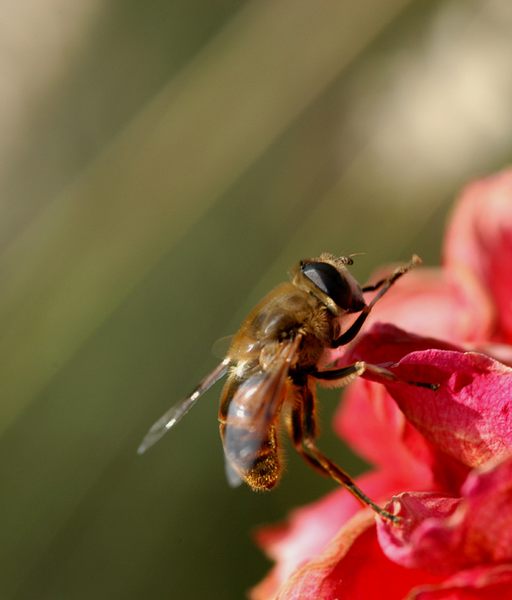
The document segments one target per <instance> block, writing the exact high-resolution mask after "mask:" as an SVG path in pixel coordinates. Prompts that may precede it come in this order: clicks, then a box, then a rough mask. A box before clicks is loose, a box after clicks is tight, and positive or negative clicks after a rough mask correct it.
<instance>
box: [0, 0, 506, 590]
mask: <svg viewBox="0 0 512 600" xmlns="http://www.w3.org/2000/svg"><path fill="white" fill-rule="evenodd" d="M0 32H1V37H0V39H1V43H0V130H1V131H2V134H1V136H0V356H1V360H0V390H1V401H0V482H1V492H0V519H1V534H0V597H1V598H2V599H11V598H13V599H14V598H15V599H28V600H32V599H36V600H39V599H44V600H55V599H65V600H67V599H71V600H75V599H76V600H78V599H88V600H90V599H91V598H94V599H107V598H108V599H117V598H120V599H141V598H156V599H160V598H180V599H184V600H187V599H198V598H215V599H217V598H219V599H226V600H230V599H238V598H242V597H243V596H244V593H245V591H246V590H247V589H248V588H249V587H250V586H251V585H252V584H254V583H255V582H256V581H257V580H258V579H260V578H261V577H262V576H263V575H264V573H265V572H266V570H267V568H268V566H269V563H268V562H267V561H266V560H265V558H264V557H263V556H262V555H261V553H260V551H259V550H258V549H257V548H256V547H255V545H254V544H253V542H252V540H251V537H250V534H251V531H252V530H253V529H254V528H255V527H256V526H257V525H259V524H261V523H265V522H272V521H275V520H279V519H282V518H284V517H285V515H286V514H287V512H288V511H289V510H290V509H291V508H292V507H294V506H297V505H300V504H303V503H305V502H308V501H310V500H313V499H315V498H317V497H319V496H320V495H321V494H322V493H324V492H325V491H327V490H329V489H332V484H331V483H330V482H329V481H324V480H323V479H321V478H320V477H319V476H317V475H316V474H314V473H313V472H311V471H310V470H309V469H308V468H307V467H306V466H305V465H303V464H302V463H301V462H300V461H299V460H298V459H297V458H296V457H295V456H294V455H293V453H289V458H288V468H287V472H286V475H285V478H284V480H283V482H282V485H281V486H280V487H279V489H277V490H276V491H275V492H273V493H272V494H263V495H262V494H252V493H251V492H250V491H248V490H246V489H239V490H231V489H230V488H229V487H228V486H227V484H226V483H225V481H224V468H223V457H222V452H221V446H220V441H219V438H218V430H217V423H216V410H217V398H218V394H219V388H218V387H217V388H215V389H214V390H212V391H210V392H209V393H208V394H207V395H206V396H205V397H204V398H203V399H202V401H201V402H200V404H199V405H198V406H197V407H196V408H195V409H194V411H193V413H191V414H190V415H188V417H187V419H185V420H184V422H183V423H181V424H180V427H178V428H177V429H176V430H175V431H173V433H172V435H169V436H167V438H166V439H164V440H163V441H162V442H160V444H159V445H157V446H156V447H155V448H154V449H153V450H152V451H151V452H150V453H148V454H147V455H144V456H143V457H138V456H137V455H136V453H135V450H136V447H137V445H138V443H139V441H140V439H141V437H142V436H143V435H144V433H145V432H146V430H147V428H148V427H149V425H150V424H151V423H152V421H154V420H155V419H156V418H157V417H158V416H159V415H160V414H161V413H162V412H163V411H164V410H166V408H167V407H168V406H169V404H170V403H172V402H173V401H175V400H177V399H178V398H179V397H180V396H183V395H184V394H185V393H186V392H187V391H188V390H190V388H191V387H193V386H194V385H195V383H196V382H197V381H198V380H199V379H200V378H201V377H202V376H203V375H204V374H205V373H206V372H208V370H209V369H211V368H212V367H213V366H214V365H215V364H216V360H217V359H216V358H215V357H214V356H213V355H212V353H211V347H212V345H213V343H214V341H215V340H216V339H217V338H220V337H222V336H225V335H227V334H230V333H233V332H234V331H235V330H236V329H237V325H238V324H239V322H240V320H241V319H242V318H243V316H244V314H245V313H246V312H247V311H248V309H249V308H250V307H251V306H252V305H253V304H254V303H255V302H256V301H257V300H258V299H259V298H260V297H261V296H262V295H263V294H264V293H265V292H266V291H267V290H268V289H269V288H270V287H272V286H273V285H275V284H276V283H278V282H279V281H281V280H282V279H283V278H284V277H285V274H286V271H287V269H288V268H289V267H290V266H291V265H292V264H293V263H294V262H295V261H296V260H298V259H299V258H301V257H305V256H309V255H314V254H317V253H319V252H320V251H322V250H329V251H331V252H334V253H340V254H341V253H344V252H345V253H348V252H365V254H364V255H363V256H360V257H358V259H357V265H355V267H354V271H355V273H356V275H357V276H358V277H359V278H360V279H361V280H365V279H366V278H367V277H368V276H369V275H370V273H371V271H372V270H373V269H374V268H375V267H377V266H378V265H381V264H382V263H386V262H389V261H399V260H405V259H407V258H408V257H409V256H410V255H411V253H412V252H417V253H418V254H420V255H422V256H423V258H424V259H425V262H427V264H436V263H438V262H439V258H440V243H441V239H442V232H443V226H444V225H443V224H444V221H445V218H446V215H447V214H448V211H449V207H450V203H451V201H452V199H453V197H454V195H455V194H456V192H457V190H459V189H460V187H461V186H462V185H463V184H464V182H466V181H467V180H468V179H473V178H476V177H479V176H481V175H483V174H485V173H488V172H490V171H493V170H496V169H499V168H501V167H503V166H504V165H506V164H507V163H509V162H510V160H511V158H512V110H510V107H511V106H512V4H511V3H510V2H509V1H508V0H446V1H435V0H414V1H413V0H409V1H408V0H386V2H382V1H381V0H358V2H352V1H350V0H338V1H336V2H332V1H330V0H316V1H315V2H311V1H310V0H251V1H241V0H214V1H212V2H206V1H205V0H202V1H201V0H171V1H170V0H154V1H153V2H147V3H141V2H137V1H135V0H110V1H109V2H101V1H100V0H75V1H74V2H69V1H68V0H45V2H40V1H39V0H16V1H14V0H4V1H3V2H2V4H1V6H0ZM338 397H339V393H338V392H326V393H322V421H323V423H324V427H323V436H322V441H321V445H322V447H323V448H324V449H325V450H326V451H327V452H328V453H329V454H330V455H331V456H332V457H334V458H336V459H337V460H338V461H339V462H340V463H342V464H343V465H344V466H346V467H347V468H348V469H349V470H351V471H352V472H353V473H354V474H355V473H357V472H359V471H360V470H361V469H362V468H364V465H363V463H362V462H361V461H359V460H358V459H357V458H355V457H353V456H351V455H350V453H349V451H348V450H347V449H346V448H345V447H344V446H343V444H342V443H341V441H339V440H337V439H335V438H334V436H333V435H332V434H331V432H330V427H329V420H330V416H331V415H332V411H333V409H334V407H335V405H336V403H337V400H338Z"/></svg>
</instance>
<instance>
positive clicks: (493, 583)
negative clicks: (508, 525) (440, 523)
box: [406, 565, 512, 600]
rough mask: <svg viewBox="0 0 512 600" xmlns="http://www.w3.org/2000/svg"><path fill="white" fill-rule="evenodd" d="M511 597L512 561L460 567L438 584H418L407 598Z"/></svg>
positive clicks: (474, 599)
mask: <svg viewBox="0 0 512 600" xmlns="http://www.w3.org/2000/svg"><path fill="white" fill-rule="evenodd" d="M497 598H503V599H505V598H512V565H493V566H488V565H485V566H481V567H475V568H473V569H468V570H466V571H460V572H459V573H457V574H455V575H454V576H453V577H450V578H449V579H447V580H446V581H443V582H442V583H439V584H433V585H428V586H420V587H417V588H415V589H414V590H412V592H411V593H410V594H409V595H408V596H407V599H406V600H496V599H497Z"/></svg>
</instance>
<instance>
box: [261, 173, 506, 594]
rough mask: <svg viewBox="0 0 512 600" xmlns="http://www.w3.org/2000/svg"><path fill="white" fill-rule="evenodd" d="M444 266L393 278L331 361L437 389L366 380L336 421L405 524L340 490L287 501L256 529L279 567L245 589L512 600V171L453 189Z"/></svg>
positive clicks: (367, 486)
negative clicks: (286, 510)
mask: <svg viewBox="0 0 512 600" xmlns="http://www.w3.org/2000/svg"><path fill="white" fill-rule="evenodd" d="M443 263H444V264H443V267H442V268H440V269H419V270H417V271H416V272H412V273H410V274H408V275H407V276H406V277H403V278H402V279H401V280H400V281H399V282H397V284H396V287H394V288H393V291H392V293H390V294H388V295H387V296H385V297H384V298H383V299H382V301H381V302H379V303H378V304H377V305H376V308H375V310H374V313H372V317H371V322H370V323H369V326H368V327H367V328H366V330H365V331H366V333H363V334H362V335H361V336H359V338H358V339H357V340H356V343H355V344H354V345H353V346H352V347H351V348H349V350H348V351H346V352H345V353H344V354H343V355H342V356H339V357H338V359H337V363H338V364H339V365H342V364H349V363H351V362H354V360H366V361H368V362H371V363H376V364H383V365H385V366H386V367H387V368H389V369H391V370H393V371H394V372H395V373H396V374H397V375H399V376H400V378H401V379H406V380H416V381H426V382H432V383H438V384H440V388H439V389H438V390H437V391H431V390H429V389H425V388H417V387H412V386H410V385H407V384H403V383H390V382H389V381H385V380H382V381H378V378H376V377H365V378H364V379H362V378H361V379H359V380H358V381H356V382H355V383H354V384H352V385H351V386H350V388H349V389H347V393H346V394H345V397H344V402H343V403H342V405H341V407H340V409H339V411H338V413H337V415H336V417H335V423H334V426H335V429H336V431H337V432H338V433H339V434H340V435H341V436H342V437H343V438H344V439H345V440H347V441H348V442H349V443H350V444H351V445H352V447H353V448H354V449H355V450H356V451H357V452H358V453H359V454H361V455H362V456H363V457H364V458H365V459H366V460H367V461H368V462H370V463H372V464H373V465H374V470H373V471H372V472H371V473H368V474H366V475H363V476H362V477H360V478H359V479H358V484H359V485H360V486H361V487H362V489H363V490H365V491H366V492H367V493H368V494H369V495H370V496H371V497H372V498H373V499H374V500H376V501H378V502H381V503H386V502H387V503H388V504H387V508H388V510H390V511H392V512H394V513H396V514H399V515H400V516H401V517H402V521H401V523H400V524H399V525H393V524H391V523H389V522H387V521H383V520H381V519H376V518H375V516H374V515H373V513H371V512H370V511H369V510H368V509H363V508H362V507H361V506H359V505H358V504H357V502H356V501H355V500H354V499H353V498H352V497H351V496H350V495H349V494H348V493H347V492H346V491H344V490H342V489H336V490H334V491H333V492H331V494H329V495H328V496H327V497H325V498H323V499H321V500H319V501H317V502H315V503H313V504H311V505H309V506H306V507H303V508H300V509H297V510H295V511H294V512H292V514H291V515H290V518H289V520H288V523H287V524H286V525H281V526H277V527H273V528H266V529H263V530H261V531H260V532H259V534H258V541H259V543H260V544H261V545H262V546H263V547H264V548H265V550H266V551H267V553H268V554H269V556H270V557H271V558H273V559H274V560H275V561H276V566H275V567H274V569H273V570H272V571H271V573H270V575H268V576H267V578H266V579H264V580H263V581H262V582H261V583H260V584H259V585H258V586H257V587H256V588H254V589H253V591H252V597H253V598H254V599H255V600H266V599H270V598H279V599H281V600H292V599H293V600H299V599H301V600H302V599H315V600H316V599H321V600H330V599H332V600H334V599H335V598H339V599H340V600H341V599H343V598H347V599H348V598H349V599H351V600H353V599H356V600H357V599H359V598H361V599H366V598H371V599H372V600H378V599H386V600H394V599H397V600H398V599H402V598H407V599H409V600H410V599H413V598H414V599H418V600H419V599H421V600H434V599H435V600H440V599H446V600H448V599H450V600H455V599H465V598H468V599H469V598H486V599H487V598H488V599H491V598H512V368H511V365H512V171H508V172H503V173H500V174H498V175H496V176H494V177H490V178H488V179H485V180H482V181H479V182H476V183H474V184H472V185H470V186H469V187H468V188H467V189H466V190H465V191H464V192H463V194H462V196H461V198H460V199H459V201H458V203H457V205H456V207H455V210H454V213H453V216H452V219H451V222H450V223H449V226H448V230H447V234H446V239H445V248H444V261H443ZM382 322H383V323H388V324H386V325H384V324H382ZM389 323H392V325H391V324H389Z"/></svg>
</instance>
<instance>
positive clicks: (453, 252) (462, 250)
mask: <svg viewBox="0 0 512 600" xmlns="http://www.w3.org/2000/svg"><path fill="white" fill-rule="evenodd" d="M444 254H445V263H446V266H447V267H448V268H449V269H452V270H458V271H460V272H463V271H464V270H469V271H471V272H472V273H473V274H474V275H475V276H476V277H478V278H479V279H480V280H481V282H482V283H483V285H484V286H485V287H486V288H488V289H489V291H490V293H491V294H492V296H493V298H494V302H495V304H496V307H497V312H498V315H497V318H498V322H499V328H500V331H499V332H498V334H499V333H501V339H505V340H508V341H509V342H510V341H512V279H511V277H510V265H511V264H512V171H511V170H509V171H504V172H503V173H499V174H497V175H494V176H493V177H489V178H487V179H482V180H481V181H477V182H475V183H473V184H471V185H470V186H468V187H467V188H466V190H464V192H463V194H462V197H461V198H460V200H459V202H458V205H457V207H456V209H455V211H454V214H453V217H452V221H451V224H450V226H449V228H448V232H447V236H446V242H445V249H444ZM498 339H500V338H499V337H498Z"/></svg>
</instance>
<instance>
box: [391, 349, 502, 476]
mask: <svg viewBox="0 0 512 600" xmlns="http://www.w3.org/2000/svg"><path fill="white" fill-rule="evenodd" d="M393 370H394V372H395V373H396V374H397V375H399V376H400V377H401V378H402V379H405V380H408V381H411V380H412V381H425V382H430V383H437V384H439V385H440V387H439V389H438V390H437V391H431V390H429V389H424V388H419V387H418V388H416V387H414V388H413V387H412V386H411V385H407V384H403V383H392V382H388V383H386V384H385V385H386V387H387V389H388V390H389V392H390V394H391V395H392V396H393V398H394V399H395V401H396V402H397V404H398V406H399V407H400V408H401V410H402V411H403V412H404V414H405V416H406V417H407V419H409V421H410V422H411V423H412V424H413V425H414V426H415V427H416V428H417V429H418V430H419V431H420V432H421V433H422V434H423V435H424V436H425V437H426V438H427V439H428V440H430V441H431V442H432V443H433V444H435V445H436V446H437V447H438V448H439V449H441V450H442V451H443V452H445V453H446V454H448V455H450V456H452V457H454V458H455V459H456V460H458V461H460V462H461V463H463V464H465V465H468V466H471V467H474V466H477V465H480V464H482V463H484V462H486V461H487V460H490V459H491V458H499V457H503V456H506V455H507V454H508V453H509V452H510V451H511V450H512V369H511V368H510V367H506V366H505V365H502V364H501V363H499V362H497V361H495V360H493V359H492V358H490V357H488V356H486V355H484V354H478V353H475V352H454V351H447V350H435V349H433V350H426V351H423V352H413V353H411V354H409V355H407V356H405V357H404V358H403V359H402V360H400V362H399V363H398V365H397V367H396V368H394V369H393Z"/></svg>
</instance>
